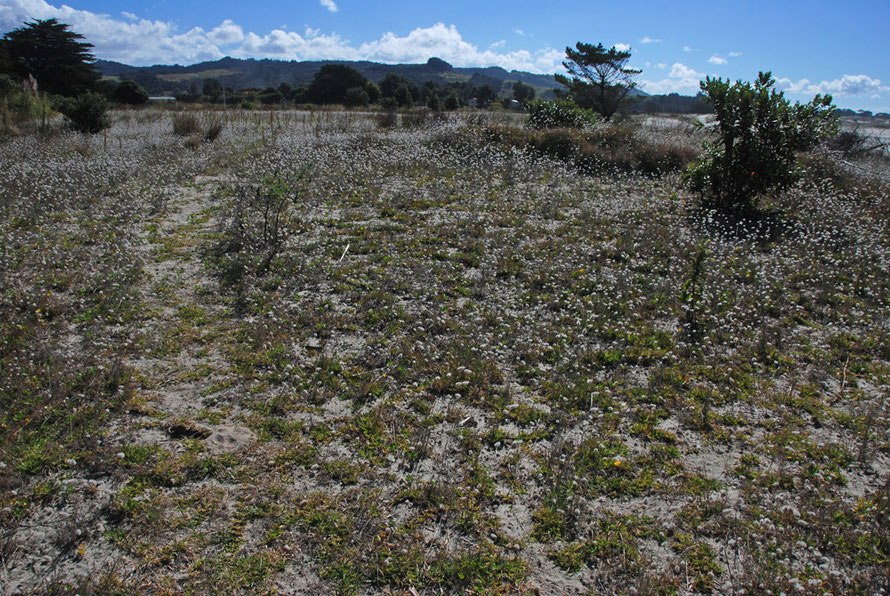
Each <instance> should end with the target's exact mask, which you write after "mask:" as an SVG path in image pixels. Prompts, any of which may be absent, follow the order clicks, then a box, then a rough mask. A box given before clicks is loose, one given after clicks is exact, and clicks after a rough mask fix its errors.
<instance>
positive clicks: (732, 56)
mask: <svg viewBox="0 0 890 596" xmlns="http://www.w3.org/2000/svg"><path fill="white" fill-rule="evenodd" d="M741 55H742V53H741V52H730V53H729V57H730V58H738V57H739V56H741Z"/></svg>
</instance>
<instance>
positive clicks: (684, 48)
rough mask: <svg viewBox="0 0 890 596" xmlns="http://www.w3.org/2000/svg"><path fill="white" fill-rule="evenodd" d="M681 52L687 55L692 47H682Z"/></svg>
mask: <svg viewBox="0 0 890 596" xmlns="http://www.w3.org/2000/svg"><path fill="white" fill-rule="evenodd" d="M683 51H684V52H686V53H687V54H688V53H689V52H691V51H692V46H683Z"/></svg>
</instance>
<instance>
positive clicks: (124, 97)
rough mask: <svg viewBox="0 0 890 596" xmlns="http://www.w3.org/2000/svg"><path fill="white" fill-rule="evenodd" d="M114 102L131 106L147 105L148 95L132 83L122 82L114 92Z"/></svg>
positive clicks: (136, 84)
mask: <svg viewBox="0 0 890 596" xmlns="http://www.w3.org/2000/svg"><path fill="white" fill-rule="evenodd" d="M114 101H116V102H118V103H122V104H126V105H131V106H141V105H142V104H145V103H148V93H147V92H146V91H145V89H143V88H142V87H141V86H139V84H138V83H134V82H133V81H122V82H121V83H120V84H119V85H118V86H117V88H116V89H115V90H114Z"/></svg>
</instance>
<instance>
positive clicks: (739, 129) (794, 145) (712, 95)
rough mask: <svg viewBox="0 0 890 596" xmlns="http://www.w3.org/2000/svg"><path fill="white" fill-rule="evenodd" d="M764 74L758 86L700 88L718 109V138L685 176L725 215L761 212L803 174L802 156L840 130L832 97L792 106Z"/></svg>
mask: <svg viewBox="0 0 890 596" xmlns="http://www.w3.org/2000/svg"><path fill="white" fill-rule="evenodd" d="M774 84H775V79H773V78H772V75H771V73H769V72H766V73H763V72H761V73H760V74H759V76H758V79H757V81H756V82H755V83H754V85H753V87H752V86H751V84H750V83H742V82H741V81H737V82H736V83H734V84H732V85H731V84H730V83H729V81H728V80H727V81H724V80H722V79H712V78H710V77H708V78H707V79H706V80H705V81H703V82H702V84H701V88H702V91H703V92H704V94H705V96H706V98H707V100H708V101H709V102H710V103H711V104H712V105H713V106H714V113H715V115H716V117H717V133H718V136H719V140H717V141H716V142H706V143H705V144H704V150H705V157H704V158H702V159H701V160H700V161H698V162H697V163H695V164H693V165H692V166H690V168H689V169H688V170H687V172H686V175H685V178H686V180H687V182H688V183H689V185H690V187H691V188H692V189H693V190H695V191H697V192H700V193H702V196H703V197H704V198H705V200H706V201H707V202H708V203H710V204H711V205H712V206H714V207H716V208H717V209H720V210H721V211H725V212H736V213H738V212H744V211H748V210H751V209H754V208H756V206H757V201H758V199H759V198H760V197H762V196H764V195H766V194H769V193H777V192H781V191H783V190H785V189H786V188H788V187H789V186H790V185H791V184H793V183H794V182H795V181H796V180H797V179H798V178H799V176H800V175H801V170H802V168H801V167H799V166H798V163H797V153H798V152H801V151H807V150H809V149H812V148H813V147H815V146H816V145H817V144H818V143H819V142H820V141H821V140H822V139H824V138H826V137H828V136H830V135H832V134H834V133H835V132H836V130H837V114H836V113H835V108H834V106H833V105H832V103H831V96H830V95H826V96H824V97H822V96H820V95H817V96H816V97H815V98H814V99H813V100H812V101H811V102H810V103H808V104H804V105H801V104H799V103H795V104H794V105H791V104H790V103H789V102H788V100H786V99H785V98H784V96H783V94H782V92H781V91H776V90H775V89H774V87H773V86H774Z"/></svg>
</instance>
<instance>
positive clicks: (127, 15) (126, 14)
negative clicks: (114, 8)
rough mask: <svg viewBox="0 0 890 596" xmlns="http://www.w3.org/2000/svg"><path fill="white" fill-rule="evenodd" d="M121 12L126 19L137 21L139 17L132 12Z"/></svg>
mask: <svg viewBox="0 0 890 596" xmlns="http://www.w3.org/2000/svg"><path fill="white" fill-rule="evenodd" d="M121 14H122V15H123V17H124V18H125V19H127V20H128V21H138V20H139V17H138V16H137V15H135V14H133V13H132V12H127V11H126V10H125V11H123V12H121Z"/></svg>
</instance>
